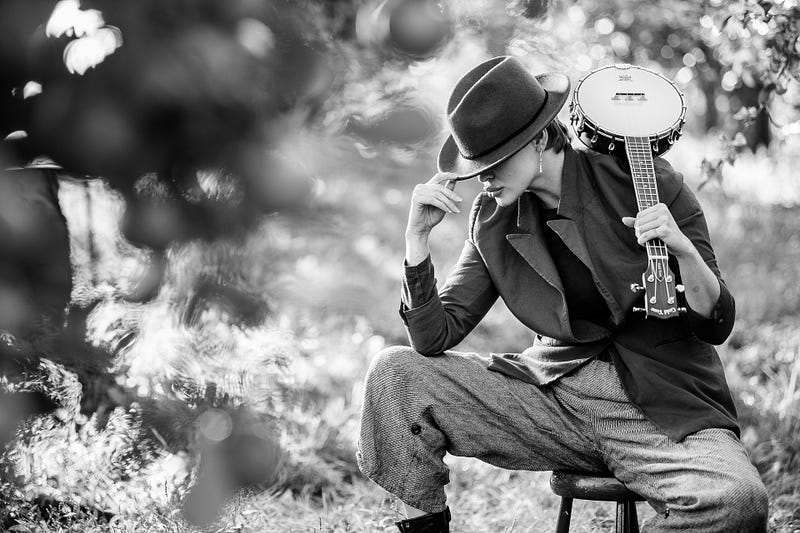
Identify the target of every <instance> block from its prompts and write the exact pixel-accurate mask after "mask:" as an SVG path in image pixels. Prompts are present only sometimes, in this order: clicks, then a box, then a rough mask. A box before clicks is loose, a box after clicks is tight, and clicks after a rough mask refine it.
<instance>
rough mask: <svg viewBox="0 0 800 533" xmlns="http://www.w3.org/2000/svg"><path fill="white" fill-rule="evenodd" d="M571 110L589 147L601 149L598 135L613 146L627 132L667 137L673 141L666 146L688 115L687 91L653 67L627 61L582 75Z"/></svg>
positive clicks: (674, 136) (573, 119)
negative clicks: (626, 63) (684, 94)
mask: <svg viewBox="0 0 800 533" xmlns="http://www.w3.org/2000/svg"><path fill="white" fill-rule="evenodd" d="M571 109H572V123H573V125H574V126H575V129H576V131H577V133H578V136H579V137H580V138H581V140H582V141H583V142H584V143H585V144H587V145H588V146H589V147H590V148H598V146H594V144H596V143H597V141H598V140H599V139H598V137H605V138H606V139H604V140H605V141H606V142H605V143H600V144H609V143H611V144H612V145H613V144H614V143H615V142H616V143H620V142H622V141H624V138H625V137H646V138H650V139H653V138H656V140H658V139H659V138H663V139H664V140H667V139H668V140H669V142H668V143H665V144H666V148H668V147H669V145H671V144H672V142H674V140H675V139H677V138H678V136H680V129H681V127H682V125H683V122H684V117H685V116H686V105H685V103H684V99H683V94H682V93H681V92H680V91H679V90H678V88H677V87H676V86H675V84H673V83H672V82H671V81H670V80H668V79H667V78H665V77H664V76H662V75H660V74H658V73H656V72H653V71H652V70H649V69H646V68H643V67H639V66H635V65H624V64H622V65H609V66H606V67H601V68H599V69H596V70H594V71H592V72H590V73H589V74H587V75H586V76H584V77H583V78H582V79H581V80H580V81H579V82H578V84H577V86H576V87H575V91H574V93H573V101H572V106H571ZM587 134H588V135H587ZM592 138H594V141H595V142H594V143H590V142H589V141H590V140H591V139H592ZM601 151H609V150H607V149H604V150H601ZM611 151H614V150H613V148H612V150H611ZM664 151H665V150H664Z"/></svg>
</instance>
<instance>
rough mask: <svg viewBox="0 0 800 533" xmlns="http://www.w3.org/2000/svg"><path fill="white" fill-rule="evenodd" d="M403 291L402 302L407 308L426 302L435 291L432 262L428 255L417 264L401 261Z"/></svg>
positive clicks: (419, 305)
mask: <svg viewBox="0 0 800 533" xmlns="http://www.w3.org/2000/svg"><path fill="white" fill-rule="evenodd" d="M403 265H404V267H405V268H404V272H403V291H402V303H403V306H404V307H405V308H407V309H414V308H415V307H421V306H423V305H425V304H426V303H428V302H429V301H430V299H431V298H433V296H434V294H435V293H436V278H435V277H434V272H433V262H431V256H430V255H428V256H427V257H426V258H425V259H423V260H422V262H421V263H420V264H418V265H414V266H409V265H408V264H407V263H406V262H405V261H404V262H403Z"/></svg>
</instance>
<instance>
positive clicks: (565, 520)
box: [556, 498, 572, 533]
mask: <svg viewBox="0 0 800 533" xmlns="http://www.w3.org/2000/svg"><path fill="white" fill-rule="evenodd" d="M571 517H572V498H561V508H560V509H559V510H558V522H557V523H556V533H569V520H570V518H571Z"/></svg>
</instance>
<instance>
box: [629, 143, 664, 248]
mask: <svg viewBox="0 0 800 533" xmlns="http://www.w3.org/2000/svg"><path fill="white" fill-rule="evenodd" d="M625 152H626V153H627V154H628V163H629V164H630V166H631V177H632V178H633V188H634V191H635V192H636V203H637V204H638V207H639V211H644V210H645V209H647V208H648V207H652V206H654V205H656V204H657V203H658V202H659V199H658V187H657V186H656V172H655V168H654V167H653V154H652V152H651V149H650V139H649V138H648V137H627V136H626V137H625ZM647 257H648V259H650V260H651V261H652V260H654V259H668V255H667V246H666V245H665V244H664V242H663V241H662V240H661V239H653V240H651V241H648V242H647Z"/></svg>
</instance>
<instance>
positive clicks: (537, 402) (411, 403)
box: [358, 347, 767, 532]
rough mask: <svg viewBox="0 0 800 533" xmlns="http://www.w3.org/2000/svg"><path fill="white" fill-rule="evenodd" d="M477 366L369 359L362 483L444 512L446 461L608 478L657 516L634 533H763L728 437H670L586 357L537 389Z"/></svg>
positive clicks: (459, 361)
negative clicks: (465, 460)
mask: <svg viewBox="0 0 800 533" xmlns="http://www.w3.org/2000/svg"><path fill="white" fill-rule="evenodd" d="M486 365H487V360H486V359H485V358H483V357H481V356H479V355H477V354H471V353H460V352H454V351H448V352H446V353H445V354H442V355H439V356H436V357H424V356H422V355H420V354H419V353H417V352H415V351H414V350H413V349H411V348H408V347H392V348H386V349H385V350H382V351H381V352H380V353H379V354H377V356H376V357H375V359H374V360H373V361H372V364H371V366H370V368H369V371H368V373H367V377H366V382H365V386H364V403H363V408H362V416H361V430H360V438H359V446H358V464H359V467H360V468H361V471H362V472H363V473H364V475H366V476H367V477H369V478H370V479H372V480H373V481H374V482H376V483H377V484H378V485H380V486H382V487H383V488H384V489H386V490H387V491H388V492H390V493H392V494H394V495H395V496H397V497H398V498H399V499H400V500H402V501H403V502H405V503H407V504H408V505H411V506H413V507H416V508H418V509H421V510H424V511H427V512H438V511H441V510H443V509H444V508H445V506H446V504H445V492H444V486H445V485H446V484H447V483H448V481H449V469H448V467H447V465H446V464H445V462H444V457H445V454H446V453H450V454H452V455H457V456H464V457H475V458H478V459H480V460H482V461H485V462H487V463H490V464H492V465H495V466H498V467H501V468H507V469H513V470H532V471H542V470H579V471H585V472H596V473H604V472H608V471H611V472H612V473H613V474H614V476H615V477H616V478H617V479H619V480H620V481H622V482H623V483H624V484H625V485H626V486H627V487H628V488H630V489H631V490H633V491H635V492H637V493H639V494H641V495H642V496H643V497H644V498H646V499H647V501H648V503H649V504H650V505H651V506H652V507H653V508H654V509H655V510H656V511H657V514H656V516H655V517H654V518H653V519H651V520H650V521H649V522H648V523H646V524H644V525H643V528H642V530H643V531H649V532H655V531H658V532H661V531H664V532H666V531H696V532H711V531H714V532H723V531H724V532H730V531H737V532H751V531H752V532H761V531H766V522H767V493H766V489H765V488H764V485H763V483H762V482H761V480H760V478H759V476H758V472H757V471H756V469H755V468H754V467H753V465H752V464H751V463H750V460H749V458H748V456H747V452H746V451H745V449H744V448H743V446H742V444H741V442H740V441H739V439H738V438H737V437H736V435H735V434H734V433H733V432H732V431H730V430H727V429H713V428H712V429H705V430H702V431H699V432H697V433H693V434H691V435H689V436H687V437H686V438H685V439H684V440H682V441H681V442H675V441H673V440H671V439H670V438H669V437H667V436H666V435H665V434H663V433H662V432H661V431H660V430H659V429H658V428H657V427H656V426H655V425H654V424H653V423H652V422H650V421H649V420H647V419H646V418H645V417H644V416H643V415H642V413H641V411H640V410H639V409H638V408H637V407H636V406H635V405H633V404H632V403H631V402H630V401H629V400H628V398H627V396H626V394H625V391H624V390H623V389H622V386H621V384H620V381H619V378H618V377H617V373H616V370H615V368H614V365H613V363H611V362H608V361H603V360H599V359H592V360H590V361H589V362H588V363H586V364H584V365H583V366H581V367H579V368H578V369H576V370H575V371H573V372H572V373H570V374H568V375H566V376H564V377H562V378H561V379H559V380H557V381H556V382H554V383H552V384H550V385H547V386H541V387H537V386H534V385H530V384H528V383H525V382H523V381H519V380H516V379H513V378H509V377H507V376H505V375H504V374H500V373H498V372H493V371H490V370H488V369H487V368H486ZM454 512H457V509H455V510H454Z"/></svg>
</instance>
